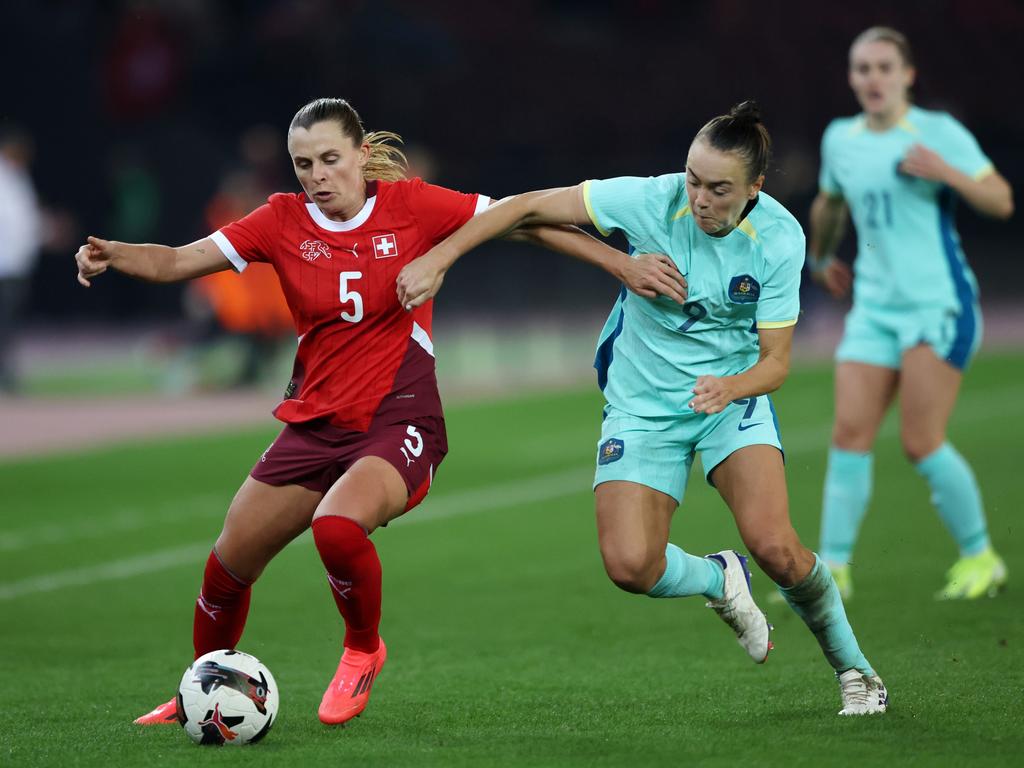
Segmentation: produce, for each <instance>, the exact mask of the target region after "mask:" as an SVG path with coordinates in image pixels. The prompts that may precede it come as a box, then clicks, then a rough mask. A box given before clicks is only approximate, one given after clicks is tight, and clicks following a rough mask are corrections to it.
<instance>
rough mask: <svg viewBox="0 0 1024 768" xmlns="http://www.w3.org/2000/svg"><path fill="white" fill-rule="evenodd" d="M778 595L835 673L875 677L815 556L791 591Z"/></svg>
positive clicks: (828, 576)
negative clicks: (849, 672) (811, 566)
mask: <svg viewBox="0 0 1024 768" xmlns="http://www.w3.org/2000/svg"><path fill="white" fill-rule="evenodd" d="M779 592H781V593H782V596H783V597H784V598H786V602H787V603H789V607H790V608H792V609H793V611H794V612H795V613H796V615H797V616H799V617H800V618H801V619H803V621H804V624H806V625H807V627H808V628H809V629H810V630H811V632H813V633H814V636H815V637H816V638H817V639H818V645H820V646H821V650H823V651H824V652H825V658H826V659H828V663H829V664H831V665H832V668H833V669H834V670H835V671H836V672H845V671H847V670H848V669H857V670H859V671H860V672H863V673H864V674H865V675H873V674H875V672H874V670H873V669H872V668H871V665H870V664H868V660H867V659H866V658H864V654H863V653H861V651H860V646H858V645H857V638H856V637H854V636H853V629H852V628H851V627H850V622H849V620H848V619H847V618H846V609H845V608H843V599H842V598H841V597H840V596H839V589H838V588H837V587H836V582H835V580H834V579H833V578H832V574H831V573H830V572H829V570H828V568H827V567H826V565H825V564H824V563H823V562H821V560H820V559H818V556H817V555H815V556H814V567H813V568H811V572H810V573H809V574H807V577H806V578H805V579H804V580H803V581H801V582H800V583H799V584H796V585H794V586H792V587H779Z"/></svg>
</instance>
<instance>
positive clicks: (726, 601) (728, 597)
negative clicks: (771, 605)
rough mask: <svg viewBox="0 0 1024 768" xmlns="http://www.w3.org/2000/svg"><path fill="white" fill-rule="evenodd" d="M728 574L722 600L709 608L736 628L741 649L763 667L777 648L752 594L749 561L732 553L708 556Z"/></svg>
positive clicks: (711, 603) (715, 601)
mask: <svg viewBox="0 0 1024 768" xmlns="http://www.w3.org/2000/svg"><path fill="white" fill-rule="evenodd" d="M707 558H708V559H709V560H714V561H715V562H717V563H718V564H719V565H721V566H722V569H723V570H724V571H725V585H724V589H723V595H722V598H721V599H720V600H709V601H708V604H707V606H708V608H712V609H714V611H715V613H717V614H718V615H719V616H721V617H722V621H724V622H725V623H726V624H728V625H729V626H730V627H732V630H733V632H735V633H736V639H737V640H739V643H740V645H742V646H743V650H745V651H746V652H747V653H748V654H749V655H750V658H752V659H753V660H754V661H755V662H756V663H758V664H763V663H764V662H765V659H767V658H768V651H770V650H771V649H772V648H773V647H774V646H773V645H772V641H771V640H770V639H769V634H770V632H771V630H772V629H773V627H772V625H771V624H769V623H768V619H767V618H765V615H764V611H762V610H761V609H760V608H758V607H757V604H756V603H755V602H754V596H753V595H752V594H751V592H750V571H748V570H747V558H745V557H743V555H741V554H739V553H738V552H734V551H732V550H731V549H725V550H722V551H721V552H717V553H716V554H713V555H707Z"/></svg>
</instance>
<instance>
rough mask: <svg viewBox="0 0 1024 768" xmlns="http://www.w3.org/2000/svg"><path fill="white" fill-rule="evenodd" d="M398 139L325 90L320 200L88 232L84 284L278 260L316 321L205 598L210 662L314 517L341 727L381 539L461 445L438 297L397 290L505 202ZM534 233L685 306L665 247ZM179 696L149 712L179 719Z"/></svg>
mask: <svg viewBox="0 0 1024 768" xmlns="http://www.w3.org/2000/svg"><path fill="white" fill-rule="evenodd" d="M397 138H398V137H397V136H395V135H394V134H390V133H381V132H378V133H366V132H365V131H364V129H363V126H362V123H361V122H360V119H359V116H358V114H357V113H356V112H355V110H354V109H353V108H352V107H351V106H350V105H349V104H348V103H347V102H346V101H344V100H342V99H317V100H315V101H312V102H310V103H309V104H306V105H305V106H304V107H303V108H302V109H300V110H299V111H298V113H296V115H295V117H294V118H293V119H292V122H291V125H290V127H289V131H288V151H289V154H290V155H291V158H292V162H293V165H294V169H295V175H296V176H297V177H298V180H299V183H300V184H301V185H302V189H303V192H304V194H276V195H272V196H271V197H270V198H269V200H268V202H267V204H266V205H264V206H262V207H260V208H258V209H257V210H255V211H253V212H252V213H251V214H249V215H248V216H246V217H244V218H242V219H240V220H238V221H236V222H234V223H232V224H228V225H227V226H225V227H224V228H223V229H221V230H219V231H218V232H215V233H213V234H212V235H210V237H207V238H204V239H202V240H199V241H197V242H194V243H192V244H190V245H186V246H182V247H178V248H172V247H168V246H164V245H152V244H142V245H132V244H127V243H120V242H116V241H109V240H102V239H100V238H96V237H90V238H88V242H87V244H86V245H83V246H82V247H81V248H80V249H79V251H78V253H77V254H76V257H75V259H76V261H77V264H78V272H79V274H78V279H79V282H81V283H82V285H84V286H89V284H90V280H92V279H93V278H95V277H97V276H98V275H100V274H102V273H103V272H104V271H105V270H106V269H108V268H113V269H116V270H118V271H120V272H123V273H125V274H127V275H131V276H133V277H138V278H141V279H143V280H150V281H155V282H172V281H177V280H187V279H189V278H194V277H199V276H201V275H207V274H210V273H212V272H217V271H220V270H225V269H228V268H234V269H236V270H238V271H242V270H244V269H245V268H246V265H247V264H248V263H249V262H252V261H263V262H269V263H270V264H271V265H273V267H274V269H275V270H276V271H277V274H278V277H279V278H280V281H281V286H282V288H283V290H284V294H285V296H286V298H287V300H288V304H289V307H290V309H291V312H292V315H293V317H294V320H295V325H296V329H297V331H298V333H299V346H298V351H297V352H296V356H295V368H294V373H293V376H292V379H291V382H290V383H289V385H288V388H287V391H286V392H285V399H284V401H283V402H282V403H281V404H280V405H278V406H277V408H276V409H275V411H274V415H275V416H276V417H277V418H278V419H280V420H281V421H283V422H285V424H286V426H285V427H284V429H283V430H282V432H281V434H280V435H279V436H278V438H277V439H276V440H275V441H274V443H273V444H272V445H271V446H270V448H268V449H267V450H266V451H265V452H264V453H263V455H262V456H261V457H260V459H259V461H257V462H256V465H255V466H254V467H253V469H252V471H251V473H250V475H249V477H247V478H246V480H245V482H244V483H243V484H242V487H241V488H240V489H239V490H238V493H237V494H236V495H235V498H234V500H233V501H232V503H231V506H230V508H229V509H228V513H227V517H226V519H225V521H224V528H223V530H222V531H221V534H220V536H219V537H218V538H217V542H216V544H215V545H214V547H213V551H212V552H211V553H210V556H209V559H208V560H207V563H206V570H205V573H204V575H203V584H202V589H201V591H200V593H199V598H198V600H197V602H196V608H195V619H194V624H193V644H194V646H195V654H196V657H199V656H201V655H203V654H205V653H207V652H209V651H212V650H216V649H219V648H234V647H235V645H236V644H237V643H238V640H239V638H240V637H241V635H242V630H243V628H244V626H245V620H246V616H247V614H248V610H249V597H250V592H251V587H252V583H253V582H254V581H255V580H256V579H257V578H258V577H259V575H260V574H261V573H262V572H263V569H264V568H265V567H266V565H267V563H268V562H269V561H270V559H271V558H272V557H274V555H276V554H277V553H278V552H279V551H281V549H282V548H283V547H284V546H285V545H286V544H287V543H288V542H289V541H291V540H292V539H294V538H295V537H296V536H298V535H299V534H300V533H302V532H303V531H305V530H306V529H307V528H309V527H310V526H312V529H313V538H314V541H315V543H316V547H317V550H318V551H319V553H320V557H321V559H322V560H323V563H324V567H325V568H326V570H327V579H328V582H329V583H330V586H331V589H332V592H333V596H334V600H335V602H336V603H337V606H338V610H339V611H340V613H341V615H342V617H343V618H344V621H345V640H344V651H343V653H342V656H341V661H340V663H339V665H338V669H337V672H336V673H335V675H334V678H333V679H332V680H331V683H330V685H329V686H328V688H327V690H326V692H325V693H324V696H323V700H322V701H321V703H320V708H319V716H320V720H321V721H323V722H324V723H343V722H345V721H347V720H350V719H351V718H353V717H355V716H356V715H358V714H359V713H360V712H362V711H363V709H364V708H365V707H366V703H367V700H368V699H369V695H370V689H371V687H372V685H373V682H374V680H375V679H376V676H377V675H378V674H379V673H380V670H381V667H382V666H383V664H384V661H385V659H386V658H387V649H386V647H385V645H384V642H383V641H382V640H381V638H380V636H379V634H378V632H377V629H378V624H379V622H380V611H381V565H380V560H379V559H378V557H377V551H376V549H375V547H374V545H373V544H372V543H371V541H370V539H369V538H368V537H369V534H371V533H372V532H373V531H374V530H375V529H376V528H378V527H379V526H381V525H385V524H386V523H388V522H389V521H391V520H393V519H395V518H396V517H398V516H400V515H402V514H404V513H405V512H407V511H408V510H410V509H411V508H413V507H414V506H416V505H417V504H418V503H419V502H420V501H421V500H422V499H423V497H424V495H425V494H426V492H427V490H428V488H429V486H430V482H431V480H432V479H433V475H434V472H435V471H436V469H437V467H438V465H439V464H440V463H441V460H442V459H443V458H444V456H445V453H446V452H447V449H448V446H447V442H446V439H445V428H444V419H443V414H442V410H441V403H440V399H439V396H438V392H437V381H436V378H435V374H434V357H433V345H432V342H431V337H430V331H431V306H430V305H429V304H425V305H423V306H420V307H418V308H417V309H416V310H415V311H413V312H406V311H405V310H404V309H403V308H402V306H401V305H400V304H399V302H398V299H397V297H396V295H395V290H394V285H395V280H396V278H397V276H398V273H399V271H400V270H401V269H402V267H403V266H404V265H405V264H407V263H408V262H409V261H411V260H412V259H414V258H416V257H417V256H420V255H422V254H423V253H426V252H427V251H428V250H430V248H431V247H433V246H434V245H436V244H437V243H439V242H440V241H441V240H443V239H445V238H446V237H447V236H448V235H450V234H451V233H452V232H454V231H455V230H457V229H458V228H459V227H460V226H462V225H463V224H465V223H466V222H467V221H468V220H469V219H470V218H471V217H472V216H473V215H474V214H475V213H477V212H479V211H480V210H482V209H483V208H485V207H486V206H487V205H488V204H489V202H490V201H489V199H488V198H487V197H485V196H482V195H466V194H462V193H459V192H454V191H452V190H449V189H444V188H442V187H436V186H432V185H430V184H425V183H424V182H423V181H421V180H420V179H411V180H407V179H405V178H404V167H403V162H402V161H403V160H404V158H403V157H402V155H401V152H399V151H398V150H397V149H396V148H395V147H394V146H391V145H389V144H388V143H387V141H389V140H393V139H397ZM515 237H516V238H517V239H528V240H531V241H533V242H536V243H539V244H542V245H545V246H547V247H549V248H552V249H554V250H557V251H560V252H562V253H566V254H568V255H571V256H575V257H578V258H580V259H583V260H584V261H587V262H589V263H593V264H596V265H598V266H601V267H602V268H604V269H606V270H608V271H609V272H611V273H612V274H614V275H615V276H616V277H618V278H619V279H620V280H622V281H623V282H625V283H626V284H627V285H628V286H629V287H630V288H631V289H632V290H634V291H636V292H637V293H639V294H641V295H645V296H649V297H651V296H654V295H656V294H663V295H666V296H669V297H671V298H674V299H676V300H679V301H682V300H683V294H684V291H685V283H684V282H683V280H682V278H681V276H680V275H679V273H678V271H676V269H675V267H674V266H672V265H671V263H670V262H669V261H668V259H667V258H665V257H653V256H652V257H645V258H644V259H641V260H635V259H630V258H628V257H627V256H626V254H624V253H622V252H620V251H617V250H615V249H613V248H610V247H608V246H606V245H604V244H602V243H600V242H598V241H597V240H594V239H593V238H590V237H589V236H587V235H585V234H583V233H582V232H580V231H578V230H572V229H565V228H554V227H543V228H535V229H530V230H521V231H519V232H517V233H516V234H515ZM176 711H177V705H176V702H175V701H174V700H173V699H172V700H171V701H169V702H167V703H166V704H163V705H161V706H159V707H157V708H156V709H154V710H153V711H152V712H150V713H149V714H147V715H144V716H142V717H140V718H139V719H138V720H136V722H137V723H140V724H144V725H145V724H155V723H164V722H173V721H175V719H176Z"/></svg>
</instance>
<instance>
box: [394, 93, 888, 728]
mask: <svg viewBox="0 0 1024 768" xmlns="http://www.w3.org/2000/svg"><path fill="white" fill-rule="evenodd" d="M770 151H771V140H770V138H769V136H768V132H767V130H766V129H765V127H764V125H763V124H762V123H761V121H760V118H759V115H758V110H757V107H756V105H754V104H753V103H751V102H744V104H742V105H740V106H739V107H736V108H735V109H733V111H732V112H731V113H730V114H729V115H723V116H720V117H716V118H715V119H713V120H711V121H710V122H709V123H707V124H706V125H705V126H704V127H703V128H702V129H701V130H700V132H699V133H698V134H697V137H696V138H695V139H694V141H693V143H692V144H691V146H690V150H689V154H688V157H687V161H686V173H674V174H668V175H665V176H659V177H657V178H631V177H630V178H618V179H609V180H605V181H588V182H585V183H583V184H580V185H577V186H575V187H567V188H563V189H554V190H547V191H542V192H529V193H526V194H523V195H518V196H516V197H513V198H509V199H507V200H505V201H503V202H501V203H499V204H498V205H495V206H492V207H491V208H490V209H489V210H488V211H486V212H484V213H482V214H480V215H479V216H478V217H477V218H476V219H474V221H473V222H472V223H471V224H467V225H466V226H464V227H462V228H461V229H460V230H458V231H457V232H456V233H454V234H453V235H452V236H451V237H449V238H448V239H447V240H445V241H443V242H442V243H440V244H439V245H438V246H437V247H436V248H434V249H433V250H431V251H429V252H428V253H427V254H425V255H424V256H423V257H421V258H420V259H418V260H416V261H413V262H411V263H410V264H409V265H407V266H406V267H405V269H404V270H403V272H402V274H400V275H399V278H398V294H399V298H400V299H401V300H402V302H403V303H404V304H405V305H406V306H407V308H408V307H412V306H417V305H418V304H420V303H422V302H423V301H426V300H427V299H429V298H431V297H432V296H433V295H434V294H435V293H436V292H437V290H438V289H439V288H440V285H441V282H442V280H443V277H444V273H445V271H446V270H447V269H448V268H449V267H450V266H451V265H452V264H453V263H454V262H455V260H456V259H458V258H459V256H461V255H462V254H463V253H465V252H466V251H468V250H469V249H471V248H473V247H475V246H476V245H478V244H480V243H481V242H483V241H485V240H488V239H490V238H493V237H497V236H499V235H501V234H503V233H505V232H507V231H510V230H512V229H515V228H518V227H521V226H530V225H534V224H541V223H545V224H563V225H565V224H593V225H594V226H596V227H597V228H598V230H600V231H601V232H602V233H603V234H608V233H609V232H610V231H611V230H615V229H618V230H621V231H622V232H623V233H624V234H625V235H626V237H627V238H628V240H629V243H630V246H631V250H632V251H634V252H637V253H645V254H667V255H668V257H669V258H670V259H671V261H672V263H674V264H675V266H676V267H677V268H678V270H679V271H680V272H681V273H682V275H684V276H685V282H686V291H687V295H686V296H685V300H683V301H676V302H673V301H672V300H671V299H668V298H665V297H661V298H651V297H645V296H641V295H637V294H634V293H630V292H627V291H626V290H625V289H623V291H622V293H621V294H620V296H619V299H618V301H617V302H616V304H615V307H614V308H613V310H612V313H611V316H610V317H609V319H608V322H607V324H606V325H605V328H604V331H603V332H602V334H601V339H600V342H599V345H598V352H597V361H596V367H597V369H598V381H599V383H600V385H601V388H602V389H603V390H604V394H605V398H606V400H607V405H606V406H605V409H604V421H603V425H602V434H601V440H600V443H599V446H598V455H597V465H598V466H597V474H596V477H595V480H594V486H595V496H596V502H597V528H598V539H599V543H600V547H601V556H602V558H603V559H604V565H605V569H606V571H607V573H608V576H609V577H610V578H611V579H612V581H614V582H615V584H617V585H618V586H619V587H621V588H622V589H624V590H626V591H628V592H634V593H639V594H647V595H650V596H651V597H684V596H688V595H704V596H705V597H707V598H708V599H709V601H710V602H709V603H708V605H709V606H710V607H712V608H714V609H715V610H716V612H717V613H718V614H719V615H720V616H721V617H722V619H724V620H725V621H726V623H728V624H729V625H730V626H731V627H732V628H733V630H734V631H735V632H736V634H737V637H738V638H739V641H740V644H741V645H742V646H743V647H744V649H745V650H746V651H747V653H748V654H749V655H750V656H751V658H752V659H753V660H754V661H756V662H758V663H760V662H763V661H764V660H765V659H766V658H767V655H768V651H769V650H770V649H771V647H772V644H771V642H770V640H769V630H770V629H771V627H770V626H769V624H768V622H767V620H766V619H765V616H764V614H763V613H762V612H761V611H760V609H759V608H758V607H757V605H756V604H755V603H754V600H753V598H752V596H751V592H750V581H749V573H748V572H747V566H746V558H744V557H742V556H740V555H739V554H738V553H735V552H733V551H731V550H725V551H722V552H719V553H717V554H713V555H708V556H707V557H705V558H701V557H694V556H693V555H690V554H687V553H686V552H684V551H683V550H682V549H680V548H679V547H677V546H676V545H674V544H671V543H669V527H670V524H671V520H672V516H673V514H674V512H675V510H676V508H677V506H678V505H679V503H680V502H681V501H682V500H683V495H684V492H685V489H686V482H687V478H688V475H689V470H690V466H691V464H692V463H693V459H694V456H695V454H696V453H697V452H700V453H701V458H702V463H703V466H704V469H705V474H706V475H707V478H708V481H709V482H711V483H712V484H713V485H714V486H715V487H716V488H717V489H718V491H719V493H720V494H721V496H722V498H723V499H724V500H725V502H726V504H727V505H728V506H729V508H730V509H731V510H732V513H733V515H734V517H735V520H736V525H737V528H738V529H739V532H740V535H741V537H742V538H743V542H744V544H745V545H746V547H747V548H748V549H749V551H750V552H751V553H752V555H753V556H754V559H755V560H756V561H757V562H758V564H759V565H760V566H761V568H762V569H763V570H764V571H765V572H766V573H767V574H768V575H769V576H770V577H771V578H772V579H773V580H774V581H775V582H776V583H777V584H778V585H779V586H780V589H781V592H782V594H783V596H784V597H785V599H786V600H787V602H789V604H790V605H791V606H792V607H793V610H794V611H796V613H797V614H798V615H799V616H800V617H801V618H802V619H803V620H804V621H805V622H806V623H807V625H808V626H809V627H810V629H811V630H812V632H813V633H814V634H815V636H816V637H817V639H818V641H819V643H820V644H821V646H822V649H823V650H824V651H825V656H826V658H827V659H828V661H829V663H830V664H831V665H832V667H833V668H834V669H835V671H836V674H837V675H839V679H840V690H841V693H842V699H843V709H842V710H841V712H840V714H844V715H847V714H869V713H874V712H884V711H885V708H886V700H887V699H886V690H885V687H884V685H883V684H882V681H881V679H879V677H878V675H876V674H875V671H874V669H873V668H872V667H871V665H870V664H869V663H868V661H867V659H866V658H865V657H864V655H863V654H862V653H861V651H860V648H859V647H858V645H857V641H856V638H855V637H854V635H853V631H852V630H851V628H850V625H849V622H848V621H847V618H846V613H845V610H844V609H843V604H842V599H841V597H840V595H839V591H838V590H837V589H836V585H835V582H834V581H833V579H832V576H831V575H830V573H829V570H828V568H826V567H825V566H824V564H823V563H822V562H821V561H819V560H818V559H817V557H816V556H815V555H814V553H812V552H811V551H810V550H808V549H807V548H805V547H804V546H803V545H802V544H801V543H800V540H799V539H798V537H797V535H796V532H795V531H794V530H793V526H792V524H791V523H790V519H789V502H788V497H787V492H786V480H785V475H784V472H783V462H782V452H781V451H782V446H781V442H780V440H779V430H778V423H777V421H776V419H775V412H774V409H773V408H772V404H771V401H770V400H769V398H768V396H767V394H766V393H768V392H771V391H773V390H775V389H777V388H778V387H779V386H781V384H782V382H783V381H784V380H785V378H786V375H787V373H788V371H789V356H790V346H791V342H792V337H793V326H794V325H795V324H796V321H797V315H798V314H799V287H800V270H801V267H802V265H803V261H804V249H805V243H804V236H803V231H802V230H801V229H800V225H799V224H798V223H797V222H796V220H795V219H794V218H793V217H792V216H791V215H790V214H789V212H788V211H786V209H785V208H783V207H782V206H781V205H780V204H779V203H778V202H776V201H775V200H773V199H772V198H771V197H769V196H768V195H767V194H764V193H763V192H761V186H762V184H763V183H764V173H765V171H766V169H767V167H768V161H769V156H770ZM642 258H661V259H664V258H665V256H653V257H652V256H644V257H642ZM680 298H683V297H680Z"/></svg>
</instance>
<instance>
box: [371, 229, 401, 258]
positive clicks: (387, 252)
mask: <svg viewBox="0 0 1024 768" xmlns="http://www.w3.org/2000/svg"><path fill="white" fill-rule="evenodd" d="M373 255H374V258H378V259H390V258H391V257H392V256H397V255H398V238H396V237H395V236H394V235H391V234H389V235H377V236H376V237H374V238H373Z"/></svg>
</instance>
